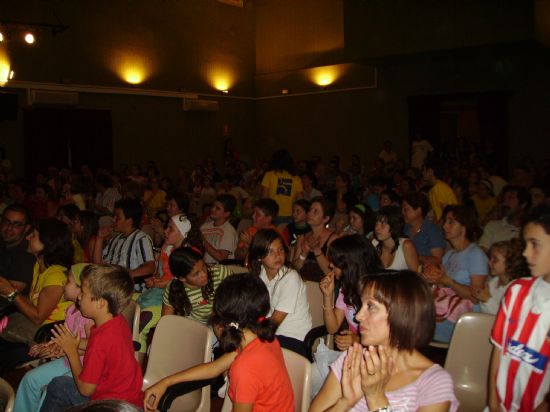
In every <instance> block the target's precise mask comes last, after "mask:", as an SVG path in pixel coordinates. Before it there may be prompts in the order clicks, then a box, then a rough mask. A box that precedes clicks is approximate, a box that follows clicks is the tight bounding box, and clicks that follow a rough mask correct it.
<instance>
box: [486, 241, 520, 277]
mask: <svg viewBox="0 0 550 412" xmlns="http://www.w3.org/2000/svg"><path fill="white" fill-rule="evenodd" d="M522 253H523V244H522V242H521V240H520V239H512V240H508V241H501V242H496V243H494V244H493V245H492V246H491V248H490V249H489V268H490V270H491V275H493V276H498V277H499V278H500V279H501V280H502V281H503V282H505V283H508V282H510V281H511V280H513V279H518V278H521V277H526V276H529V268H528V267H527V262H526V261H525V258H524V257H523V255H522Z"/></svg>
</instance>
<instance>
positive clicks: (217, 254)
mask: <svg viewBox="0 0 550 412" xmlns="http://www.w3.org/2000/svg"><path fill="white" fill-rule="evenodd" d="M203 245H204V248H205V249H206V251H207V252H208V254H209V255H210V256H212V257H213V258H214V259H216V260H217V261H218V262H219V261H221V260H224V259H227V257H228V256H229V251H228V250H222V249H216V248H215V247H214V246H212V245H211V244H210V242H209V241H208V240H206V239H204V240H203Z"/></svg>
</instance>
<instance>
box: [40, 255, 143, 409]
mask: <svg viewBox="0 0 550 412" xmlns="http://www.w3.org/2000/svg"><path fill="white" fill-rule="evenodd" d="M81 280H82V291H81V294H80V296H79V298H78V301H79V303H80V311H81V312H82V314H83V315H84V316H85V317H87V318H90V319H92V320H93V321H94V323H95V326H94V327H93V328H92V331H91V333H90V338H89V339H88V343H87V347H86V352H85V354H84V361H83V362H82V363H80V357H79V354H78V346H79V343H80V337H79V336H74V335H73V334H72V333H71V332H70V331H69V330H68V329H67V327H66V326H65V325H58V326H56V329H55V330H54V331H53V336H54V337H53V340H54V341H55V342H56V343H57V344H58V345H59V346H60V347H61V349H63V352H64V353H65V355H66V356H67V359H68V361H69V365H70V367H71V372H72V377H71V376H60V377H58V378H55V379H53V380H52V381H51V383H50V384H49V385H48V389H47V393H46V398H45V400H44V403H43V404H42V408H41V409H40V410H41V411H44V412H46V411H47V412H55V411H63V410H65V409H66V408H68V407H70V406H73V405H78V404H80V403H84V402H86V401H88V400H89V399H92V400H95V399H120V400H124V401H127V402H129V403H132V404H134V405H136V406H138V407H139V406H141V405H142V404H143V392H142V391H141V386H142V384H143V377H142V374H141V368H140V366H139V364H138V363H137V361H136V359H135V357H134V348H133V343H132V334H131V332H130V328H129V327H128V323H127V322H126V319H125V318H124V316H123V315H122V311H123V310H124V309H125V308H126V306H127V305H128V303H129V302H130V299H131V297H132V293H133V291H134V282H133V281H132V278H131V277H130V275H129V273H128V271H127V270H125V269H124V268H122V267H120V266H116V265H90V266H88V267H86V268H85V269H84V270H83V272H82V275H81Z"/></svg>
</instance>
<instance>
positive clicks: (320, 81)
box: [309, 65, 341, 87]
mask: <svg viewBox="0 0 550 412" xmlns="http://www.w3.org/2000/svg"><path fill="white" fill-rule="evenodd" d="M340 74H341V73H340V70H339V69H338V66H336V65H334V66H323V67H316V68H314V69H311V71H310V75H309V77H310V80H311V81H313V82H314V83H315V84H316V85H318V86H321V87H327V86H329V85H331V84H332V83H334V82H335V81H336V79H337V78H338V77H339V76H340Z"/></svg>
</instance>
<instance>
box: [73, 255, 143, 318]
mask: <svg viewBox="0 0 550 412" xmlns="http://www.w3.org/2000/svg"><path fill="white" fill-rule="evenodd" d="M80 277H81V280H82V282H84V281H87V282H88V285H89V286H90V291H91V293H92V298H93V299H95V300H98V299H105V300H106V301H107V304H108V308H109V313H110V314H112V315H113V316H117V315H118V314H119V313H121V312H122V311H123V310H124V309H126V306H128V303H130V300H131V299H132V294H133V293H134V281H133V279H132V277H131V276H130V274H129V273H128V271H127V270H126V269H124V268H123V267H122V266H118V265H107V264H102V265H89V266H87V267H85V268H84V270H83V271H82V274H81V276H80Z"/></svg>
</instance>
